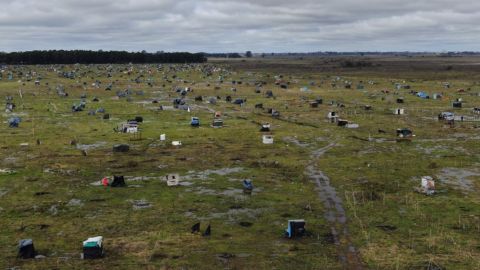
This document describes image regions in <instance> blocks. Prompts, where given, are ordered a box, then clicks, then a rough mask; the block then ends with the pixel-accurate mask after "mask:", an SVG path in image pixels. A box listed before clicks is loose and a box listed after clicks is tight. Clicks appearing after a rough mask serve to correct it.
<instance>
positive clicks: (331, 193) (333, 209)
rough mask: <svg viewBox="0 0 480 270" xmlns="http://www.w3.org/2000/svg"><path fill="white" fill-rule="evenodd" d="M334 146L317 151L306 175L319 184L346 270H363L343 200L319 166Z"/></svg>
mask: <svg viewBox="0 0 480 270" xmlns="http://www.w3.org/2000/svg"><path fill="white" fill-rule="evenodd" d="M334 146H335V143H330V144H329V145H327V146H325V147H323V148H320V149H318V150H315V151H314V152H313V153H312V155H311V162H310V164H309V165H308V166H307V168H306V169H305V173H306V174H307V175H308V176H309V177H310V178H311V179H312V180H313V181H315V183H316V184H317V187H318V196H319V197H320V200H322V202H323V204H324V206H325V211H326V212H325V219H326V220H327V221H328V222H329V223H330V229H331V233H332V236H333V239H334V242H335V245H336V246H337V250H338V255H339V259H340V261H341V262H342V264H343V267H344V269H355V270H356V269H362V268H363V267H362V263H361V260H360V258H359V257H358V254H357V251H356V249H355V247H354V246H353V244H352V242H351V239H350V234H349V232H348V228H347V217H346V215H345V209H344V208H343V203H342V199H341V198H340V197H338V196H337V192H336V191H335V188H334V187H332V186H331V185H330V179H329V178H328V176H326V175H325V174H324V173H323V172H322V171H321V170H320V169H319V168H318V165H317V161H318V160H319V159H320V157H322V155H323V154H325V153H326V152H327V151H328V150H329V149H331V148H332V147H334Z"/></svg>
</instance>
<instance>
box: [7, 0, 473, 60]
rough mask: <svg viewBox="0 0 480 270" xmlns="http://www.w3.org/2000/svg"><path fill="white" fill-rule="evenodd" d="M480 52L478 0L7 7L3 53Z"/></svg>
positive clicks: (148, 1)
mask: <svg viewBox="0 0 480 270" xmlns="http://www.w3.org/2000/svg"><path fill="white" fill-rule="evenodd" d="M34 49H93V50H98V49H103V50H128V51H140V50H147V51H150V52H154V51H160V50H164V51H191V52H234V51H238V52H244V51H246V50H252V51H253V52H304V51H407V50H408V51H446V50H454V51H461V50H474V51H480V1H475V0H456V1H452V0H428V1H426V0H401V1H400V0H329V1H324V0H242V1H224V0H209V1H203V0H0V51H24V50H34Z"/></svg>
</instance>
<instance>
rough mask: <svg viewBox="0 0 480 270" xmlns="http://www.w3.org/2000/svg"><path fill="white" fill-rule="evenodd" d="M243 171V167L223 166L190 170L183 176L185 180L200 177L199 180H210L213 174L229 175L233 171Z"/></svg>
mask: <svg viewBox="0 0 480 270" xmlns="http://www.w3.org/2000/svg"><path fill="white" fill-rule="evenodd" d="M241 171H243V168H241V167H234V168H223V169H217V170H205V171H202V172H195V171H189V172H188V174H187V175H185V176H184V177H183V179H185V180H194V179H199V180H208V178H209V176H210V175H212V174H216V175H220V176H225V175H229V174H232V173H238V172H241Z"/></svg>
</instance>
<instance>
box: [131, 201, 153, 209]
mask: <svg viewBox="0 0 480 270" xmlns="http://www.w3.org/2000/svg"><path fill="white" fill-rule="evenodd" d="M129 202H131V203H132V204H133V210H141V209H147V208H150V207H152V205H151V204H150V203H149V202H148V201H146V200H133V201H132V200H129Z"/></svg>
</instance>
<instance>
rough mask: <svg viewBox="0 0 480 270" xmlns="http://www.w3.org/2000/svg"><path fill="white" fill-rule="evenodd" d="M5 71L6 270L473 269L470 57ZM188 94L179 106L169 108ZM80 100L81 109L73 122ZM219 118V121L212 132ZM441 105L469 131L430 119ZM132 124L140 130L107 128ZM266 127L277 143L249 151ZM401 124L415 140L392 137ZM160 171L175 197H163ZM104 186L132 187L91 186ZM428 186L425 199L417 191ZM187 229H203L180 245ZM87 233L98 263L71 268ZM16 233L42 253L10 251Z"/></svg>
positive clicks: (478, 257)
mask: <svg viewBox="0 0 480 270" xmlns="http://www.w3.org/2000/svg"><path fill="white" fill-rule="evenodd" d="M0 69H1V74H2V80H0V93H1V94H0V96H2V97H5V98H6V97H7V96H11V97H12V98H13V101H12V102H13V103H15V105H16V107H15V108H14V109H13V111H12V112H5V111H3V112H2V115H1V120H2V123H1V125H0V131H1V133H0V151H1V158H0V228H1V231H0V254H1V255H0V267H1V268H2V269H4V268H13V267H15V268H16V269H294V268H295V269H478V268H480V241H479V232H480V214H479V213H480V204H479V199H480V196H479V192H478V191H479V189H480V168H479V164H480V132H479V131H480V130H479V128H480V118H479V116H480V115H478V114H475V113H474V112H473V108H475V107H477V108H478V107H480V95H479V94H480V85H479V83H480V58H479V57H468V58H467V57H451V58H446V57H433V56H428V57H400V56H398V57H393V56H392V57H353V58H344V57H318V58H298V57H290V58H252V59H247V60H222V59H212V60H211V61H209V63H207V64H198V65H89V66H86V65H63V66H61V65H57V66H4V67H2V68H0ZM67 72H69V73H71V74H70V75H72V76H71V78H68V76H64V73H67ZM9 74H11V75H12V77H11V78H9ZM65 75H67V74H65ZM36 80H38V82H37V84H36V83H35V81H36ZM447 82H448V84H449V86H450V87H449V88H447V87H446V86H445V85H446V83H447ZM282 85H283V86H284V87H283V88H282ZM347 85H350V86H347ZM407 85H408V86H409V88H408V87H405V86H407ZM108 86H111V87H108ZM187 87H189V88H191V90H192V91H189V92H187V93H186V95H185V97H184V101H185V103H186V107H188V108H189V109H188V110H184V109H181V108H180V109H175V108H173V107H172V106H173V103H172V101H173V99H175V98H179V97H181V93H180V92H179V91H181V90H184V89H185V88H187ZM106 88H111V90H106ZM62 89H63V90H64V92H65V93H68V96H63V94H62V93H63V91H62ZM177 90H179V91H177ZM268 91H271V93H272V95H273V96H272V97H268V95H267V93H268ZM420 91H424V92H426V93H427V94H428V95H429V96H430V98H429V99H423V98H420V97H418V96H416V95H415V93H416V92H420ZM435 93H437V94H442V97H441V98H439V99H433V95H434V94H435ZM82 96H83V98H84V100H85V101H86V105H85V108H84V110H83V111H79V112H72V106H73V105H74V104H80V102H81V100H82ZM200 96H201V97H202V100H199V98H198V97H200ZM227 96H230V97H231V98H232V101H235V100H236V99H246V103H244V104H243V105H242V106H240V105H236V104H234V103H232V102H228V101H226V99H227ZM196 97H197V98H196ZM401 97H403V98H404V103H402V104H398V103H397V99H398V98H401ZM458 98H461V99H462V100H463V101H462V102H463V103H462V105H463V106H462V108H453V107H452V103H453V102H454V101H455V100H456V99H458ZM211 99H213V100H215V101H216V102H214V103H212V102H210V100H211ZM317 99H322V101H323V103H322V104H319V105H318V107H312V106H311V105H310V104H311V102H313V101H315V100H317ZM5 100H6V99H5ZM94 100H95V101H94ZM97 100H98V101H97ZM260 103H261V104H263V109H262V108H256V106H255V105H257V104H260ZM366 105H369V106H371V109H370V110H366V109H365V106H366ZM161 106H162V107H163V110H161V109H160V107H161ZM257 107H258V106H257ZM100 108H101V109H104V110H105V112H104V113H102V112H101V111H102V110H98V109H100ZM397 108H404V109H405V114H404V115H395V114H394V113H393V112H394V110H395V109H397ZM269 109H274V110H277V111H278V112H279V113H280V116H279V117H272V114H271V113H269ZM216 111H218V112H221V114H222V119H223V120H224V127H223V128H213V127H211V123H212V121H213V119H214V112H216ZM445 111H448V112H453V113H455V115H456V116H457V117H460V116H464V120H465V121H463V122H461V121H456V122H455V125H454V126H453V127H452V126H450V125H448V124H447V123H446V122H444V121H439V120H438V117H437V116H438V114H439V113H441V112H445ZM94 112H95V113H94ZM329 112H336V113H338V115H339V116H340V118H341V119H345V120H348V121H349V122H350V123H354V124H358V126H359V127H358V128H346V127H340V126H338V125H337V124H335V123H331V121H330V120H329V119H327V114H328V113H329ZM105 114H109V115H110V118H109V119H104V115H105ZM14 116H18V117H20V118H21V122H20V124H19V127H18V128H12V127H9V125H8V120H9V119H11V118H12V117H14ZM137 116H141V117H142V118H143V122H142V123H140V124H139V125H140V132H139V133H137V134H127V133H120V132H116V131H114V128H116V127H117V126H119V125H121V124H122V123H126V121H127V120H129V119H134V118H135V117H137ZM194 116H195V117H199V119H200V121H201V125H200V127H198V128H194V127H191V126H190V119H191V117H194ZM262 123H270V124H271V134H272V135H273V137H274V143H273V144H263V143H262V135H263V133H262V132H260V127H261V124H262ZM398 128H409V129H411V130H412V131H413V133H414V134H415V137H413V139H412V140H411V141H401V142H397V140H396V139H397V136H396V130H397V129H398ZM161 134H166V138H167V139H166V141H160V135H161ZM172 141H181V142H182V145H181V146H172V144H171V142H172ZM116 144H128V145H130V150H129V151H128V152H125V153H117V152H113V151H112V147H113V146H114V145H116ZM171 173H176V174H179V175H180V177H181V181H180V185H179V186H175V187H168V186H167V184H166V181H165V176H166V175H167V174H171ZM112 175H124V176H125V179H126V183H127V187H124V188H112V187H103V186H101V185H99V181H100V180H101V179H102V178H103V177H105V176H110V177H111V176H112ZM427 175H428V176H432V177H433V178H434V180H435V185H436V194H434V195H433V196H426V195H424V194H421V193H418V192H416V191H415V189H416V188H419V187H420V179H421V177H422V176H427ZM244 179H251V180H252V182H253V184H254V187H255V188H254V190H253V192H252V194H245V193H244V192H243V190H242V188H243V186H242V181H243V180H244ZM289 219H305V221H306V230H307V235H305V236H304V237H302V238H298V239H287V238H285V237H284V231H285V229H286V227H287V221H288V220H289ZM197 222H201V226H202V231H203V230H204V229H205V228H206V227H207V225H208V224H211V228H212V234H211V235H210V236H208V237H204V236H201V235H200V234H192V233H191V232H190V227H191V226H192V225H193V224H195V223H197ZM97 235H101V236H103V237H104V239H105V240H104V246H105V257H104V258H103V259H100V260H93V261H90V260H81V259H80V253H81V252H82V241H84V240H85V239H87V238H88V237H93V236H97ZM24 238H32V239H33V240H34V244H35V247H36V249H37V251H38V253H39V254H41V255H44V256H46V258H43V259H32V260H22V259H19V258H17V257H16V256H17V244H18V241H19V240H20V239H24Z"/></svg>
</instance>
